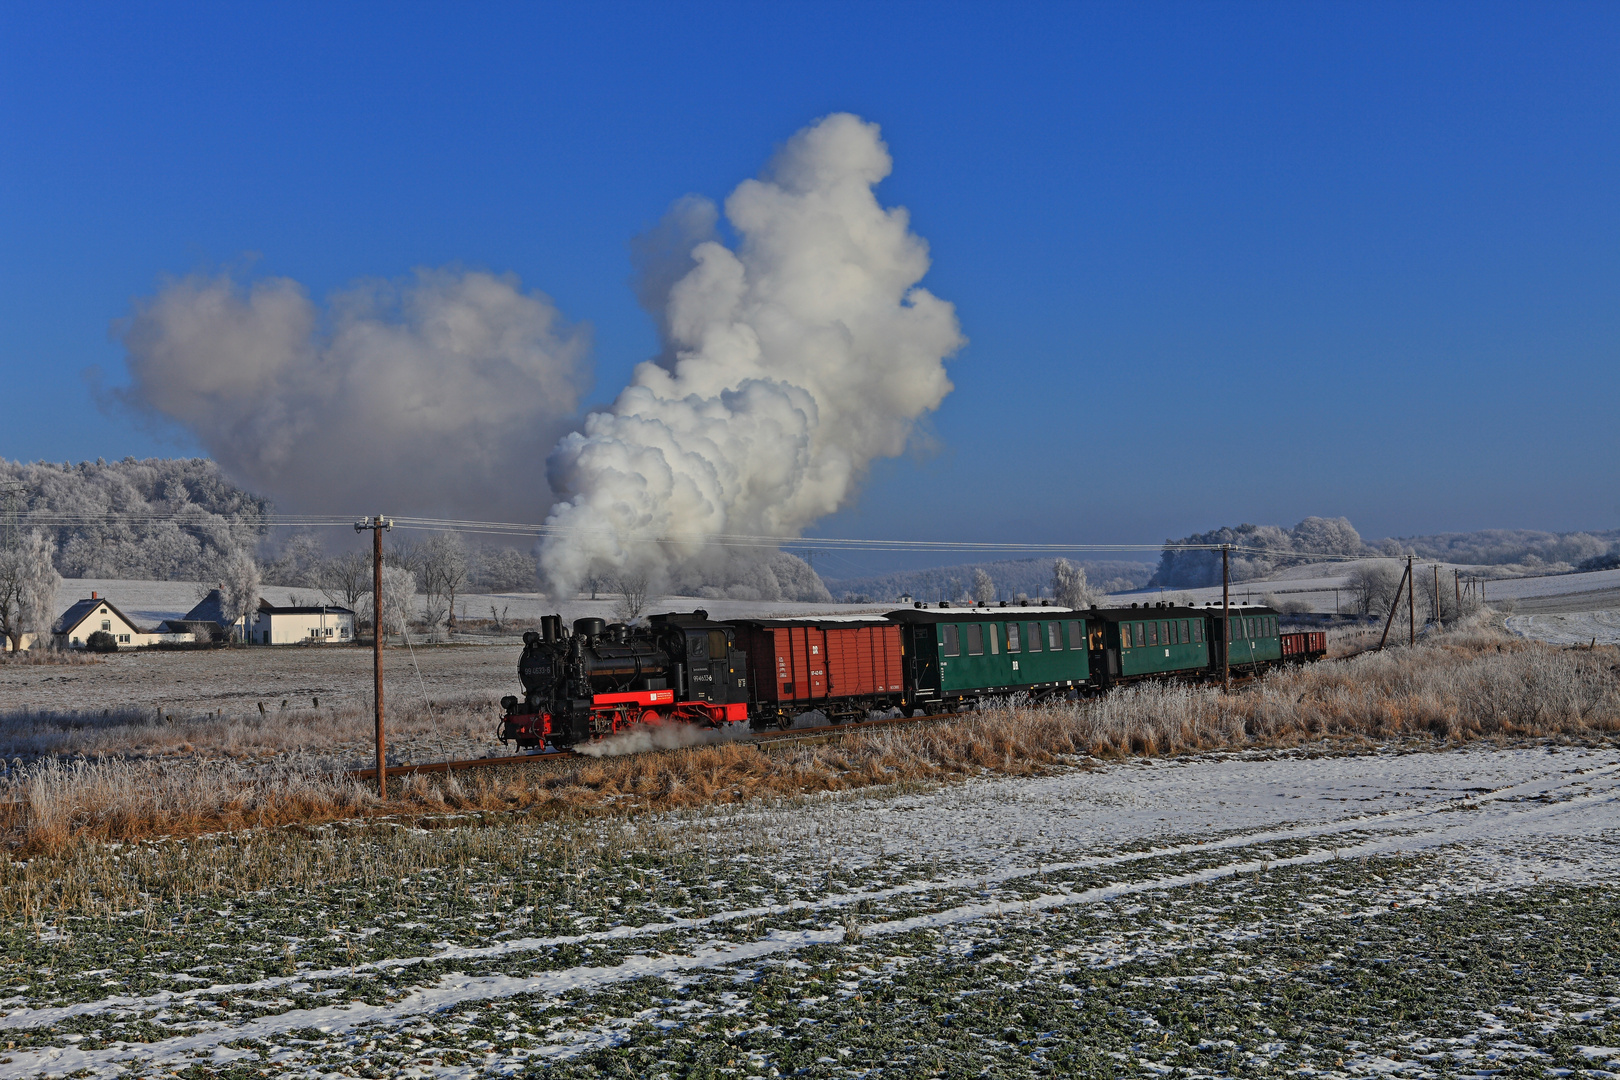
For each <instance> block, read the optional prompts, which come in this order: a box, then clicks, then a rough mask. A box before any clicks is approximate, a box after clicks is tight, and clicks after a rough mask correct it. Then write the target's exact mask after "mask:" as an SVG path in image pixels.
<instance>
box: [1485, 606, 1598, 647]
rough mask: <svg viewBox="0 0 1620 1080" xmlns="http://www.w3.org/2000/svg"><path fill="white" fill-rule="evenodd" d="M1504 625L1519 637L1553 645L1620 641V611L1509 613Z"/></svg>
mask: <svg viewBox="0 0 1620 1080" xmlns="http://www.w3.org/2000/svg"><path fill="white" fill-rule="evenodd" d="M1507 628H1508V629H1509V630H1511V631H1513V632H1514V633H1515V634H1518V635H1519V636H1521V637H1527V638H1535V639H1536V640H1538V641H1548V642H1551V643H1552V644H1554V645H1590V644H1593V643H1596V644H1598V645H1616V644H1620V611H1579V612H1568V613H1560V614H1553V615H1510V616H1508V619H1507Z"/></svg>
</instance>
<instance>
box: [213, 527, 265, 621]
mask: <svg viewBox="0 0 1620 1080" xmlns="http://www.w3.org/2000/svg"><path fill="white" fill-rule="evenodd" d="M261 584H262V583H261V579H260V577H259V564H258V563H256V562H254V561H253V556H252V555H250V554H248V553H247V552H246V551H245V550H243V549H241V548H237V549H236V550H235V551H233V552H231V553H230V554H229V555H227V556H226V557H225V561H224V563H223V564H222V565H221V566H220V572H219V606H220V610H221V611H222V612H223V614H224V615H225V617H226V618H227V619H229V620H230V621H231V623H232V624H233V625H234V624H236V623H241V624H242V636H243V638H244V639H245V638H246V637H247V634H248V622H249V620H250V618H251V617H252V615H253V613H254V612H256V611H257V610H258V609H259V591H260V588H261Z"/></svg>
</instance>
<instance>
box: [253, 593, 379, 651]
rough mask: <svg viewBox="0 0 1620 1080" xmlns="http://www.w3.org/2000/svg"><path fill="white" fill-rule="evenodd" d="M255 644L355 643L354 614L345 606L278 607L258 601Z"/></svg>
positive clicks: (254, 634) (254, 630)
mask: <svg viewBox="0 0 1620 1080" xmlns="http://www.w3.org/2000/svg"><path fill="white" fill-rule="evenodd" d="M248 640H249V641H250V642H252V643H253V644H255V645H304V644H318V645H336V644H347V643H348V642H351V641H353V640H354V612H352V611H350V610H349V609H348V608H345V607H332V606H330V605H322V606H319V607H276V606H275V605H274V604H271V603H270V602H269V601H267V600H260V601H259V612H258V615H257V616H256V617H255V618H254V620H253V626H252V636H251V637H249V638H248Z"/></svg>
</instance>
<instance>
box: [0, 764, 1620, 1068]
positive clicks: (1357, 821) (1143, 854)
mask: <svg viewBox="0 0 1620 1080" xmlns="http://www.w3.org/2000/svg"><path fill="white" fill-rule="evenodd" d="M1615 776H1620V762H1614V763H1611V764H1609V765H1600V766H1597V767H1594V768H1588V769H1586V770H1584V771H1582V772H1579V773H1566V774H1563V775H1560V776H1553V777H1542V778H1538V779H1535V780H1527V781H1524V782H1523V783H1519V784H1512V785H1508V786H1505V787H1500V788H1496V789H1494V790H1492V791H1488V792H1480V793H1477V794H1470V795H1467V796H1459V797H1457V798H1452V799H1448V800H1446V801H1444V802H1440V803H1430V804H1427V805H1424V806H1416V807H1411V808H1408V809H1405V810H1388V811H1383V812H1381V813H1377V814H1367V815H1357V816H1353V817H1345V818H1339V819H1337V820H1334V821H1329V822H1317V823H1312V824H1305V825H1297V826H1291V827H1288V828H1281V829H1267V830H1263V831H1260V832H1251V833H1238V834H1234V835H1231V836H1226V837H1222V838H1220V839H1218V840H1209V841H1204V842H1201V843H1192V844H1173V845H1169V846H1165V847H1154V848H1147V849H1145V850H1142V851H1128V852H1121V853H1119V854H1117V855H1097V856H1091V857H1087V858H1082V859H1072V860H1068V861H1064V862H1053V863H1037V864H1036V865H1034V866H1014V867H1004V868H1002V869H999V870H987V871H984V872H982V873H976V874H970V875H960V876H957V877H952V878H943V879H933V880H929V881H918V882H909V883H907V884H904V885H893V886H889V887H886V888H882V889H863V890H856V891H853V892H845V893H838V894H836V895H833V896H828V897H825V898H823V899H821V900H815V901H810V900H795V901H792V902H790V903H786V904H769V905H761V906H758V907H751V908H736V909H733V910H730V911H722V912H716V913H715V914H713V915H709V916H705V917H703V918H699V919H672V920H669V921H667V922H660V923H644V924H642V925H640V926H617V927H613V928H611V929H608V930H598V931H592V932H590V933H585V934H568V935H559V936H554V937H535V938H515V939H513V940H511V941H503V942H500V943H498V944H495V945H486V946H457V945H450V944H448V943H447V944H446V945H445V946H444V947H443V948H442V949H441V950H439V951H438V952H435V953H432V954H431V955H427V956H405V957H390V958H388V959H384V960H376V961H372V962H370V963H365V964H357V965H355V966H353V967H340V968H326V969H322V970H318V971H301V972H298V973H297V974H294V975H280V976H272V977H270V978H266V979H258V980H255V981H253V982H246V983H215V984H211V985H209V986H201V987H193V988H190V989H186V990H165V991H160V992H159V993H156V994H146V995H141V996H139V997H133V996H131V997H124V996H115V997H107V998H102V999H100V1000H97V1001H91V1002H80V1003H77V1004H73V1005H62V1006H52V1007H46V1008H38V1009H30V1008H21V1009H15V1010H13V1011H11V1012H9V1013H7V1014H6V1015H4V1016H0V1030H3V1029H20V1028H31V1027H42V1026H46V1025H49V1024H54V1023H59V1022H61V1021H63V1020H67V1019H70V1018H72V1017H76V1016H88V1015H93V1014H96V1013H100V1012H107V1011H110V1010H113V1009H127V1010H133V1011H141V1010H148V1009H153V1008H163V1007H165V1006H173V1005H184V1004H188V1003H191V1002H195V1001H199V1000H207V999H209V998H213V997H220V996H223V995H227V994H241V993H253V992H260V991H265V990H277V989H283V988H287V987H295V986H298V985H300V984H307V983H310V982H314V981H317V980H328V979H343V978H353V977H354V976H356V975H364V974H369V973H380V972H387V971H395V970H400V969H404V968H408V967H413V966H415V965H418V964H427V963H442V962H445V961H455V960H463V961H469V960H470V961H477V960H496V959H500V958H501V957H504V956H513V955H520V954H523V953H529V952H537V951H539V950H541V949H548V948H555V947H558V946H565V945H585V944H599V943H604V942H615V941H630V940H634V939H636V938H640V937H651V936H655V935H658V934H666V933H679V932H683V931H693V930H701V929H704V928H707V927H715V926H724V925H726V924H728V923H734V922H739V921H745V920H748V919H757V918H764V917H768V916H774V915H792V914H804V913H811V914H814V913H816V912H820V911H837V910H840V909H842V908H846V907H850V906H852V905H855V904H859V903H862V902H865V901H870V900H888V899H895V898H899V897H905V896H916V895H920V894H924V893H930V892H942V893H943V892H951V891H955V890H968V889H971V890H978V889H981V888H984V887H987V886H989V885H1001V884H1006V883H1008V882H1011V881H1017V880H1020V879H1023V878H1029V877H1035V876H1037V875H1043V874H1054V873H1067V872H1069V871H1073V870H1096V869H1100V868H1103V867H1108V866H1125V865H1129V864H1132V863H1138V862H1145V861H1149V860H1153V859H1169V858H1175V857H1178V856H1182V855H1194V854H1199V853H1202V852H1212V851H1230V850H1241V849H1243V848H1248V847H1255V846H1258V845H1261V844H1272V843H1280V842H1284V841H1290V840H1296V841H1297V840H1310V839H1315V838H1319V837H1326V836H1332V835H1335V834H1338V833H1346V832H1360V831H1364V830H1371V829H1378V830H1385V829H1392V828H1398V827H1403V826H1405V825H1407V824H1408V823H1410V822H1412V821H1417V820H1422V819H1425V818H1429V817H1432V816H1434V815H1436V814H1443V813H1453V812H1457V811H1459V810H1466V809H1469V808H1471V807H1476V806H1480V805H1486V804H1489V803H1493V802H1499V801H1502V800H1505V799H1518V798H1532V797H1535V796H1538V795H1546V794H1549V793H1551V792H1554V791H1558V790H1561V789H1564V788H1568V787H1572V786H1577V785H1580V784H1584V783H1590V782H1591V781H1592V780H1594V779H1602V778H1606V777H1615ZM1277 865H1281V864H1280V863H1278V864H1277ZM3 1075H4V1073H3V1072H0V1076H3Z"/></svg>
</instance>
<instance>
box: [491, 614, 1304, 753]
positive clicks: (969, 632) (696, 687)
mask: <svg viewBox="0 0 1620 1080" xmlns="http://www.w3.org/2000/svg"><path fill="white" fill-rule="evenodd" d="M1325 638H1326V636H1325V635H1324V634H1322V633H1321V632H1319V631H1318V632H1309V631H1306V632H1284V631H1282V629H1281V628H1280V626H1279V625H1278V616H1277V613H1276V612H1274V611H1272V610H1270V609H1269V608H1265V607H1258V606H1251V605H1239V606H1237V607H1234V608H1233V609H1232V611H1231V613H1230V615H1229V616H1225V617H1223V615H1222V612H1221V611H1220V610H1219V609H1216V610H1211V609H1209V608H1207V607H1206V608H1202V609H1201V608H1191V607H1174V606H1171V605H1168V604H1144V605H1137V604H1132V605H1131V606H1130V607H1129V608H1106V609H1102V610H1099V609H1097V608H1095V607H1094V608H1091V609H1090V610H1088V611H1078V610H1071V609H1067V608H1057V607H1051V606H1049V605H1047V604H1042V605H1040V606H1038V607H1036V606H1027V607H1019V606H1013V607H1008V606H1006V605H1005V604H1003V605H1002V606H1000V607H991V606H989V605H978V606H974V607H954V606H953V605H950V604H947V603H941V604H939V605H938V607H937V608H933V607H929V606H928V605H923V604H916V605H914V606H913V607H912V608H905V609H901V610H898V611H891V612H889V613H888V614H886V615H875V614H874V615H846V616H829V617H823V618H819V619H817V618H803V619H741V620H735V621H730V622H716V621H712V620H710V618H709V615H708V612H706V611H703V610H701V609H700V610H697V611H693V612H691V613H690V614H667V615H654V616H652V618H651V619H649V620H648V623H647V625H645V626H629V625H627V624H625V623H612V624H607V623H604V622H603V620H601V619H579V620H576V621H575V622H574V624H573V629H572V632H570V631H568V630H565V629H564V627H563V621H562V617H561V616H559V615H548V616H546V617H545V618H543V619H542V620H541V624H540V630H539V631H538V632H536V631H530V632H529V633H527V634H524V635H523V655H522V657H521V658H520V659H519V661H518V674H519V677H520V679H521V681H522V684H523V696H522V697H517V696H515V695H514V696H510V697H506V698H503V699H502V700H501V705H502V707H503V709H504V713H505V715H504V716H503V717H502V719H501V725H500V730H499V737H500V738H501V740H502V741H508V740H512V741H516V743H517V744H518V746H519V747H521V748H526V749H534V748H538V747H541V746H543V745H546V744H550V745H551V746H553V747H555V748H559V749H561V748H566V747H570V746H573V745H575V744H578V743H584V742H589V741H592V740H595V739H601V738H604V737H606V736H609V735H613V734H615V733H618V732H622V731H626V730H628V729H630V728H632V727H634V726H637V725H644V724H646V725H655V724H665V723H681V724H692V725H696V726H700V727H706V728H716V729H725V728H734V727H741V726H742V725H744V724H750V723H751V724H752V725H753V726H755V727H763V726H769V725H775V726H778V727H783V728H786V727H790V726H792V724H793V722H794V721H795V719H796V718H797V717H799V716H800V715H803V714H804V713H807V712H812V711H813V712H817V713H819V714H821V715H822V716H824V717H826V718H827V719H829V720H833V721H841V720H860V719H863V718H865V717H866V716H868V715H870V714H871V712H872V711H874V710H887V709H896V708H898V709H900V710H902V712H905V713H915V712H918V711H928V712H937V711H955V710H957V709H959V708H963V707H971V706H973V705H974V704H976V703H978V702H981V701H985V700H991V699H996V698H1005V697H1008V696H1010V695H1013V694H1019V695H1023V696H1025V697H1027V698H1028V699H1030V700H1041V699H1044V698H1051V697H1072V696H1077V695H1081V694H1094V693H1101V692H1104V691H1106V690H1108V689H1109V688H1110V687H1113V686H1118V685H1121V684H1124V683H1130V682H1135V681H1139V680H1144V679H1167V678H1168V679H1189V680H1198V679H1209V678H1218V677H1219V676H1220V674H1221V671H1222V670H1223V663H1224V664H1225V665H1229V667H1230V670H1232V671H1233V672H1236V673H1238V674H1246V673H1254V672H1258V671H1262V670H1264V669H1266V668H1267V667H1270V666H1273V665H1276V664H1282V663H1298V662H1304V661H1310V660H1315V659H1318V658H1320V657H1321V656H1323V655H1324V654H1325V653H1326V644H1327V643H1326V640H1325Z"/></svg>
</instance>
